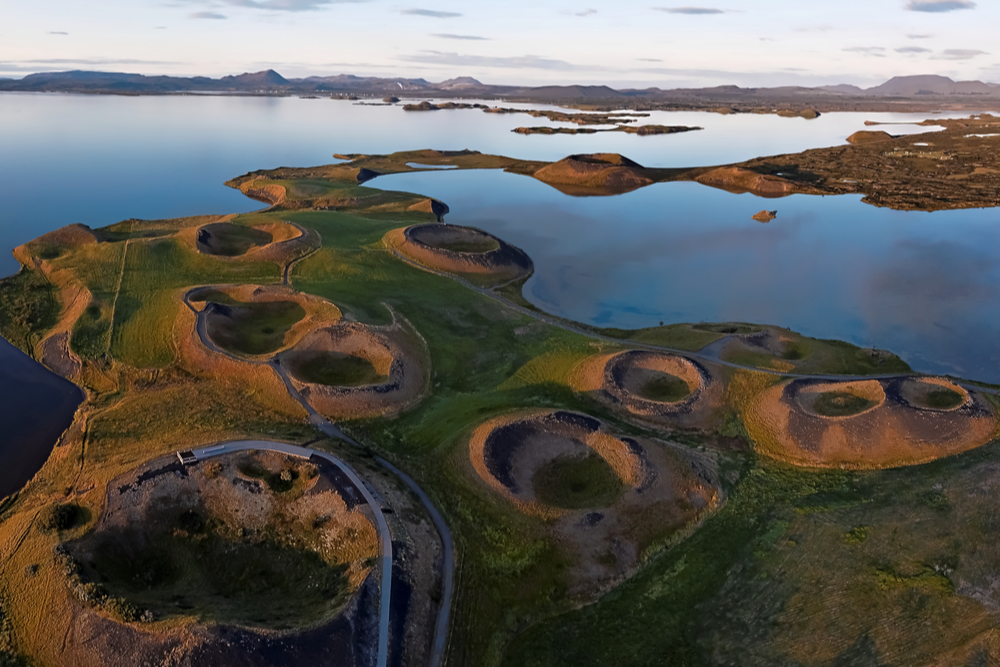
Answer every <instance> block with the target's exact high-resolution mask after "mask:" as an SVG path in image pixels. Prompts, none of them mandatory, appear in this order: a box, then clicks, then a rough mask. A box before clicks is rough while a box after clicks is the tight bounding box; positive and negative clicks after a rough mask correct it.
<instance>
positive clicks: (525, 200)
mask: <svg viewBox="0 0 1000 667" xmlns="http://www.w3.org/2000/svg"><path fill="white" fill-rule="evenodd" d="M369 185H372V186H377V187H380V188H384V189H390V190H406V191H410V192H419V193H422V194H427V195H430V196H432V197H435V198H438V199H441V200H442V201H444V202H446V203H447V204H448V206H449V207H450V208H451V213H450V214H449V215H448V216H447V221H448V222H451V223H456V224H467V225H474V226H477V227H481V228H483V229H486V230H488V231H490V232H493V233H494V234H496V235H498V236H500V237H501V238H503V239H505V240H507V241H510V242H511V243H514V244H515V245H517V246H519V247H521V248H522V249H524V250H525V251H526V252H527V253H528V254H529V255H530V256H531V257H532V259H533V260H534V262H535V275H534V276H533V277H532V278H531V279H530V280H529V281H528V283H527V284H526V285H525V290H524V291H525V296H526V297H527V298H528V299H529V300H530V301H531V302H533V303H535V304H536V305H538V306H539V307H541V308H543V309H544V310H546V311H548V312H551V313H554V314H557V315H561V316H563V317H566V318H569V319H572V320H577V321H581V322H588V323H591V324H597V325H603V326H615V327H624V328H633V327H634V328H638V327H647V326H653V325H655V324H657V323H658V322H660V321H664V322H702V321H704V322H722V321H732V320H735V321H745V322H759V323H769V324H780V325H782V326H786V327H789V328H791V329H794V330H796V331H800V332H802V333H805V334H807V335H810V336H817V337H821V338H837V339H841V340H848V341H851V342H853V343H856V344H858V345H863V346H875V347H880V348H885V349H889V350H892V351H894V352H896V353H898V354H900V355H902V356H903V357H904V358H905V359H906V360H907V361H908V362H910V364H911V365H912V366H913V367H914V368H917V369H919V370H922V371H926V372H931V373H955V374H958V375H961V376H965V377H972V378H976V379H981V380H987V381H992V382H998V381H1000V251H998V248H1000V209H977V210H968V211H942V212H937V213H920V212H900V211H892V210H889V209H883V208H876V207H874V206H869V205H867V204H863V203H861V201H860V200H861V197H860V196H840V197H815V196H807V195H795V196H791V197H786V198H784V199H761V198H758V197H754V196H752V195H734V194H730V193H727V192H724V191H721V190H715V189H712V188H708V187H704V186H701V185H698V184H697V183H664V184H658V185H653V186H650V187H647V188H643V189H641V190H636V191H635V192H631V193H628V194H625V195H619V196H615V197H586V198H574V197H567V196H566V195H563V194H561V193H560V192H558V191H557V190H555V189H554V188H551V187H549V186H547V185H545V184H543V183H541V182H539V181H536V180H534V179H532V178H527V177H524V176H517V175H515V174H507V173H504V172H501V171H460V172H435V173H417V174H396V175H393V176H383V177H379V178H378V179H376V180H375V181H372V182H370V183H369ZM763 208H767V209H769V210H773V209H777V210H778V217H777V219H776V220H774V221H772V222H770V223H768V224H761V223H759V222H756V221H754V220H752V219H751V216H752V215H753V214H754V213H756V212H758V211H760V210H761V209H763Z"/></svg>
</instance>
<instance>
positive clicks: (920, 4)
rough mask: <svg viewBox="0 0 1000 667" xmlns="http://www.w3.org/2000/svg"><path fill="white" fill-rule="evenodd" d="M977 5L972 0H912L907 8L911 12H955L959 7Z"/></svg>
mask: <svg viewBox="0 0 1000 667" xmlns="http://www.w3.org/2000/svg"><path fill="white" fill-rule="evenodd" d="M975 6H976V3H974V2H973V1H972V0H910V2H908V3H907V4H906V9H907V10H909V11H911V12H931V13H934V14H937V13H941V12H954V11H957V10H959V9H972V8H974V7H975Z"/></svg>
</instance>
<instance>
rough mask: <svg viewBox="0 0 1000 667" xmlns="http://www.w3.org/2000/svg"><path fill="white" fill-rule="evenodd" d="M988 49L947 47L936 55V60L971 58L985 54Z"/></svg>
mask: <svg viewBox="0 0 1000 667" xmlns="http://www.w3.org/2000/svg"><path fill="white" fill-rule="evenodd" d="M985 55H987V53H986V51H980V50H979V49H945V50H944V51H942V52H941V53H940V54H938V55H936V56H934V60H969V59H970V58H975V57H976V56H985Z"/></svg>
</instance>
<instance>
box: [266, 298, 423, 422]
mask: <svg viewBox="0 0 1000 667" xmlns="http://www.w3.org/2000/svg"><path fill="white" fill-rule="evenodd" d="M278 361H279V363H280V364H281V366H282V367H283V368H284V369H285V370H287V371H288V375H289V377H290V378H291V381H292V382H293V383H294V384H295V386H296V387H297V388H298V389H299V391H301V392H302V394H303V395H304V396H308V397H309V401H310V403H311V404H312V405H313V407H314V408H316V410H318V411H319V412H320V413H322V414H324V415H327V416H328V417H332V418H337V419H345V418H346V419H352V418H359V417H371V416H375V415H385V414H392V413H396V412H399V411H401V410H404V409H406V408H408V407H410V406H412V405H414V404H416V402H417V401H419V400H420V399H421V398H422V397H423V395H424V392H425V389H426V385H427V371H428V361H429V360H428V359H427V358H426V352H425V350H424V349H423V346H422V345H421V343H420V339H419V337H418V336H417V335H416V333H415V332H414V331H413V329H412V328H411V327H410V326H409V324H407V323H406V322H404V321H402V319H401V318H397V317H396V316H395V313H394V314H393V322H392V323H391V324H389V325H386V326H370V325H365V324H361V323H359V322H340V323H338V324H335V325H332V326H325V327H320V328H317V329H314V330H312V331H310V332H309V333H307V334H306V335H305V336H303V338H302V339H301V340H300V341H299V342H298V343H296V344H295V346H294V347H292V348H291V349H289V350H287V351H285V352H282V353H281V354H280V355H279V356H278Z"/></svg>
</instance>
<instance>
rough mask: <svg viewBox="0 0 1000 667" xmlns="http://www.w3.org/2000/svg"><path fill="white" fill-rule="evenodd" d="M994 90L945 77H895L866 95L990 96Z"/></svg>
mask: <svg viewBox="0 0 1000 667" xmlns="http://www.w3.org/2000/svg"><path fill="white" fill-rule="evenodd" d="M995 91H996V89H995V88H994V87H993V86H990V85H988V84H985V83H983V82H982V81H957V82H956V81H952V80H951V79H949V78H948V77H946V76H935V75H932V74H927V75H922V76H895V77H893V78H891V79H889V80H888V81H886V82H885V83H883V84H882V85H881V86H875V87H874V88H869V89H867V90H866V91H864V92H865V94H867V95H899V96H902V97H912V96H914V95H990V94H992V93H994V92H995Z"/></svg>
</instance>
